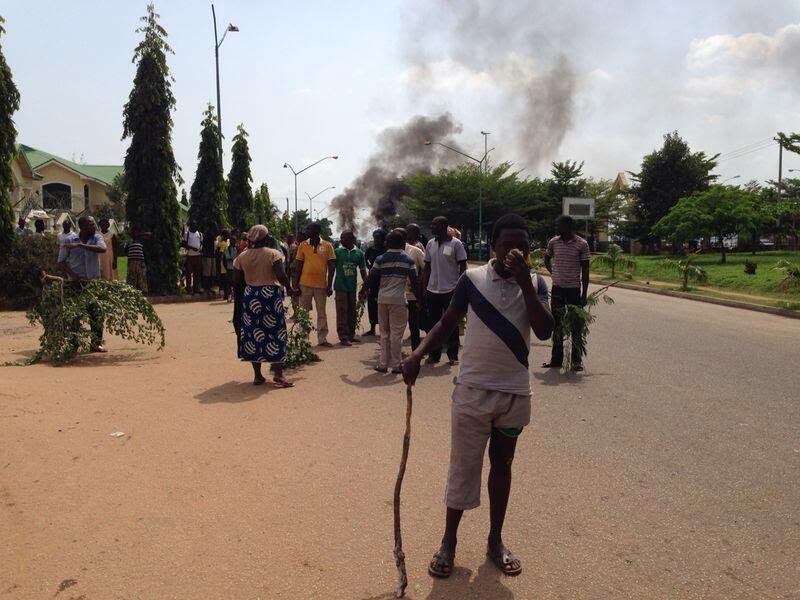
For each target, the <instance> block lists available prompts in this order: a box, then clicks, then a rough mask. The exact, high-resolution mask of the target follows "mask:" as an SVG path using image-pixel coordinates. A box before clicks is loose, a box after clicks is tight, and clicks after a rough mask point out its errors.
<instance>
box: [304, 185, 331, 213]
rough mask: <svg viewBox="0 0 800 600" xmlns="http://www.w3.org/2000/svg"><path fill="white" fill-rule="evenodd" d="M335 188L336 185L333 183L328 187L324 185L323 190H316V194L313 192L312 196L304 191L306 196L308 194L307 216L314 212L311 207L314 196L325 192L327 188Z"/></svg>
mask: <svg viewBox="0 0 800 600" xmlns="http://www.w3.org/2000/svg"><path fill="white" fill-rule="evenodd" d="M335 189H336V186H335V185H332V186H330V187H326V188H325V189H324V190H322V191H321V192H317V193H316V194H314V195H313V196H312V195H311V194H309V193H308V192H306V196H308V215H309V217H310V216H312V213H313V212H314V208H313V205H312V202H313V200H314V198H316V197H317V196H319V195H320V194H324V193H325V192H327V191H328V190H335Z"/></svg>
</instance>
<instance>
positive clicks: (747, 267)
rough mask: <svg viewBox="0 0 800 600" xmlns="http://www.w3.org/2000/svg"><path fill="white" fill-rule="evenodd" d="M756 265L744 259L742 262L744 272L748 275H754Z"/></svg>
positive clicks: (754, 262) (752, 261) (750, 260)
mask: <svg viewBox="0 0 800 600" xmlns="http://www.w3.org/2000/svg"><path fill="white" fill-rule="evenodd" d="M757 268H758V263H757V262H756V261H754V260H752V259H749V258H746V259H745V260H744V272H745V273H746V274H748V275H755V274H756V269H757Z"/></svg>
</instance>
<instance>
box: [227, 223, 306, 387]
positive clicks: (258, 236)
mask: <svg viewBox="0 0 800 600" xmlns="http://www.w3.org/2000/svg"><path fill="white" fill-rule="evenodd" d="M247 241H248V247H247V250H245V251H244V252H242V253H241V254H240V255H239V256H237V257H236V260H234V261H233V268H234V274H233V278H234V283H235V284H236V285H237V286H240V287H241V288H243V291H242V293H241V295H239V294H237V304H238V305H239V306H237V307H236V308H235V310H234V312H235V314H236V320H237V321H238V323H236V324H235V326H236V329H237V331H238V336H237V337H238V340H239V358H240V359H241V360H244V361H248V362H250V363H252V364H253V374H254V376H255V377H254V379H253V385H261V384H262V383H264V382H265V381H266V379H264V376H263V375H262V374H261V363H270V365H271V367H270V368H271V370H272V372H273V378H272V381H273V383H274V384H275V385H276V386H278V387H282V388H288V387H292V386H293V385H294V384H292V383H290V382H289V381H287V380H286V378H284V376H283V363H284V361H285V360H286V337H287V336H286V313H285V311H284V307H283V298H284V294H283V289H282V288H281V286H283V287H285V288H286V291H287V293H288V294H289V295H290V296H292V295H295V294H296V293H297V292H295V291H294V290H292V288H291V284H290V283H289V280H288V278H287V277H286V271H285V269H284V267H283V254H282V253H281V252H279V251H278V250H274V249H273V248H271V247H270V245H271V244H270V239H269V232H268V230H267V228H266V227H265V226H264V225H254V226H253V227H251V228H250V231H248V232H247Z"/></svg>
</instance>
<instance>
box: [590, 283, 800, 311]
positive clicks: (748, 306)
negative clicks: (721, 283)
mask: <svg viewBox="0 0 800 600" xmlns="http://www.w3.org/2000/svg"><path fill="white" fill-rule="evenodd" d="M612 282H613V280H608V279H596V278H591V277H590V278H589V283H594V284H596V285H608V284H609V283H612ZM614 287H616V288H621V289H623V290H633V291H635V292H645V293H647V294H658V295H660V296H672V297H673V298H683V299H685V300H694V301H695V302H705V303H707V304H717V305H719V306H727V307H729V308H741V309H744V310H752V311H754V312H760V313H767V314H770V315H777V316H779V317H788V318H790V319H800V311H797V310H790V309H788V308H776V307H773V306H761V305H760V304H752V303H750V302H742V301H741V300H724V299H722V298H714V297H713V296H701V295H699V294H692V293H689V292H676V291H674V290H662V289H658V288H652V287H645V286H642V285H634V284H632V283H623V282H622V281H618V282H617V283H616V284H615V285H614Z"/></svg>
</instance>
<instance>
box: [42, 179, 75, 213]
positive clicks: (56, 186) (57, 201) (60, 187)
mask: <svg viewBox="0 0 800 600" xmlns="http://www.w3.org/2000/svg"><path fill="white" fill-rule="evenodd" d="M42 208H44V209H45V210H46V209H48V208H61V209H65V210H72V188H71V187H70V186H68V185H66V184H64V183H46V184H44V185H43V186H42Z"/></svg>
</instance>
